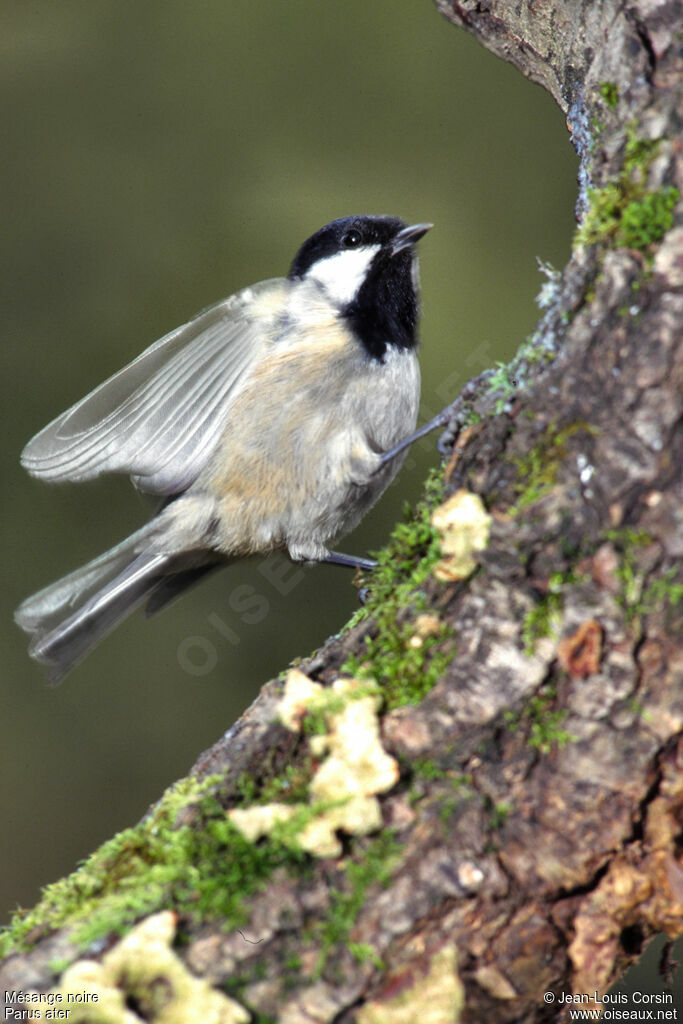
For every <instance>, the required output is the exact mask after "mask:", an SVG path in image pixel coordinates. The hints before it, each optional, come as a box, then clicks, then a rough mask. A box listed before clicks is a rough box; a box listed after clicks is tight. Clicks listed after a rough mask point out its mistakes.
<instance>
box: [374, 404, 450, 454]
mask: <svg viewBox="0 0 683 1024" xmlns="http://www.w3.org/2000/svg"><path fill="white" fill-rule="evenodd" d="M450 417H451V407H450V406H448V407H447V408H446V409H442V410H441V412H440V413H439V414H438V415H437V416H434V417H433V418H432V419H431V420H429V422H428V423H425V424H424V426H422V427H420V428H419V430H416V431H415V433H414V434H411V435H410V437H404V438H403V440H402V441H399V443H398V444H395V445H394V447H393V448H390V449H389V451H388V452H385V453H384V455H383V456H382V458H381V459H380V464H379V467H378V468H379V469H381V468H382V467H383V466H386V464H387V462H391V460H392V459H395V458H396V456H397V455H400V454H401V452H403V451H405V450H406V448H410V446H411V444H414V443H415V441H419V440H420V438H421V437H424V436H425V434H431V432H432V430H438V428H439V427H445V426H446V424H447V423H448V421H449V419H450Z"/></svg>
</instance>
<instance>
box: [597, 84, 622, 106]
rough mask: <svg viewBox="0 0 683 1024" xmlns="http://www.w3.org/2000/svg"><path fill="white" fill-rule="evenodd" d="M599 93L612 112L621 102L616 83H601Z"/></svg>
mask: <svg viewBox="0 0 683 1024" xmlns="http://www.w3.org/2000/svg"><path fill="white" fill-rule="evenodd" d="M599 92H600V95H601V96H602V98H603V100H604V101H605V104H606V105H607V106H608V107H609V108H610V110H614V108H615V107H616V105H617V103H618V102H619V89H618V87H617V84H616V82H600V88H599Z"/></svg>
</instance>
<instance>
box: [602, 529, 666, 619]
mask: <svg viewBox="0 0 683 1024" xmlns="http://www.w3.org/2000/svg"><path fill="white" fill-rule="evenodd" d="M605 536H606V537H607V539H608V540H609V541H611V542H612V544H613V545H614V547H615V549H616V551H617V553H618V554H619V555H620V560H619V565H618V567H617V570H616V576H617V579H618V580H619V584H620V588H619V597H618V601H619V604H620V605H621V606H622V608H623V609H624V611H625V613H626V618H627V621H628V622H631V623H632V622H633V621H634V620H636V619H638V618H640V617H641V616H643V615H649V614H650V613H651V612H653V611H655V610H656V609H657V608H658V607H660V606H661V605H663V604H666V605H669V606H670V607H672V608H674V607H676V606H677V605H678V604H679V603H680V601H681V600H682V599H683V583H680V582H677V579H676V578H677V575H678V573H677V570H676V567H675V566H674V567H672V568H671V569H667V570H666V572H664V573H663V574H662V575H661V576H660V577H659V578H658V579H655V580H653V581H652V582H651V583H649V584H648V586H647V587H646V586H645V579H644V574H643V572H642V571H641V570H640V569H639V567H638V550H639V549H640V548H643V547H647V546H648V545H650V544H652V543H653V538H652V537H651V536H650V534H649V533H647V531H646V530H634V529H631V528H630V527H624V528H621V529H616V530H608V531H607V533H606V534H605Z"/></svg>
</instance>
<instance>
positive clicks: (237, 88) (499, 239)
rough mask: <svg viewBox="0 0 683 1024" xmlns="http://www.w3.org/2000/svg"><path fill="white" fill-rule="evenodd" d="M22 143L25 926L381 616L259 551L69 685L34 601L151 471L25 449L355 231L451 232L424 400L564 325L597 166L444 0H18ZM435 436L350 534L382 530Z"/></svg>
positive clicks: (12, 713) (15, 712) (13, 639)
mask: <svg viewBox="0 0 683 1024" xmlns="http://www.w3.org/2000/svg"><path fill="white" fill-rule="evenodd" d="M0 29H1V31H0V51H1V56H2V59H1V60H0V76H2V90H1V93H0V95H1V97H2V100H1V102H2V104H3V107H4V110H3V115H4V116H3V124H4V138H3V147H2V148H3V168H2V175H3V181H2V195H3V200H4V204H3V205H4V213H3V231H2V246H3V250H4V256H5V259H4V262H3V272H2V280H1V284H0V287H1V288H2V290H3V305H2V308H3V321H4V327H3V342H2V360H3V374H4V377H3V379H4V380H5V401H4V403H3V409H2V414H3V416H4V424H3V429H2V435H1V440H2V471H3V480H4V489H3V493H4V496H5V501H4V508H3V513H2V519H1V526H0V529H2V541H3V551H4V566H3V586H2V617H1V621H2V631H3V637H4V643H3V658H2V672H3V679H2V698H1V699H2V744H1V745H0V749H1V755H0V756H1V757H2V804H1V808H0V813H1V815H2V826H1V827H0V837H1V838H0V843H1V844H2V847H1V848H0V890H1V892H0V921H4V920H6V919H7V917H8V916H9V913H10V911H11V910H12V909H13V908H14V907H15V906H16V905H17V904H22V905H25V906H30V905H31V904H33V903H34V902H35V901H36V899H37V897H38V895H39V887H40V886H41V885H42V884H45V883H47V882H51V881H54V880H55V879H57V878H58V877H60V876H61V875H63V874H64V873H66V872H68V871H70V870H71V869H72V868H73V867H74V866H75V864H76V862H77V861H78V860H79V859H80V858H82V857H84V856H85V855H87V854H88V853H89V852H90V851H91V850H92V849H93V848H94V847H95V846H96V845H97V844H99V843H100V842H101V841H102V840H104V839H106V838H108V837H109V836H110V835H111V834H112V833H113V832H114V831H116V830H118V829H120V828H122V827H124V826H127V825H130V824H133V823H134V822H136V821H137V820H138V819H139V818H140V817H141V815H142V814H143V813H144V812H145V810H146V808H147V806H148V805H149V803H150V802H151V801H153V800H155V799H156V798H157V797H158V795H159V794H160V792H161V791H162V789H163V788H164V787H165V786H167V785H168V784H170V783H171V782H173V781H174V780H175V779H176V778H177V777H179V776H181V775H183V774H184V773H185V772H186V771H187V770H188V768H189V767H190V765H191V764H192V763H193V761H194V760H195V758H196V757H197V755H198V754H199V753H200V751H202V750H203V749H205V748H206V747H208V746H210V745H211V744H212V743H213V742H214V741H215V740H216V739H217V738H218V737H219V736H220V735H221V733H222V732H223V731H224V730H225V729H227V728H228V727H229V726H230V725H231V723H232V722H233V721H234V719H235V718H236V717H237V716H238V715H239V714H240V713H241V712H242V710H243V709H244V708H245V707H246V706H247V705H248V703H249V702H250V701H251V699H252V698H253V697H254V695H255V694H256V692H257V690H258V688H259V686H260V684H261V683H262V682H263V681H265V680H266V679H268V678H270V677H272V676H273V675H274V674H275V673H277V672H278V671H279V670H280V669H282V668H283V667H284V666H286V665H287V663H288V661H289V660H290V659H291V658H293V657H294V656H296V655H305V654H307V653H309V652H310V651H311V650H313V649H314V648H315V647H317V646H318V645H319V644H320V643H321V642H322V641H324V640H325V638H326V637H327V636H328V635H330V634H331V633H333V632H335V631H336V630H337V629H338V628H339V627H340V626H341V625H342V624H343V622H344V621H345V620H346V618H347V617H348V615H349V614H350V613H351V612H352V611H353V610H354V609H355V607H356V606H357V594H356V591H355V589H354V588H353V586H352V585H351V577H350V574H347V573H345V572H344V571H343V570H339V569H334V568H316V569H311V570H307V571H306V572H305V573H303V574H302V578H299V576H298V575H297V570H293V569H292V568H291V567H289V566H288V565H286V566H283V564H280V563H276V564H273V563H270V564H269V566H267V567H266V570H268V569H271V570H273V569H274V570H275V571H276V572H280V571H282V570H283V568H284V572H285V578H286V580H287V581H292V582H294V583H295V585H294V586H293V587H292V588H291V590H290V592H289V593H287V594H283V593H282V592H281V591H283V590H284V589H285V588H283V587H282V586H280V587H278V586H275V585H274V584H273V582H272V577H270V578H269V577H268V576H267V575H264V572H263V566H261V565H260V564H259V563H258V562H255V563H253V564H252V563H249V564H243V565H240V566H237V567H235V568H233V569H231V570H229V571H226V572H223V573H219V574H218V575H217V576H216V577H215V578H213V579H211V580H210V581H208V582H206V583H204V584H203V585H202V586H201V587H199V588H198V589H196V590H195V591H193V592H192V593H191V594H189V595H188V596H187V597H186V598H184V599H183V600H181V601H180V602H179V603H177V604H175V605H174V606H172V607H171V608H169V609H168V610H167V611H166V612H165V613H164V614H163V615H161V616H159V617H158V618H155V619H152V620H150V621H147V622H145V621H144V619H143V618H142V617H141V616H140V615H138V616H135V617H134V618H133V619H131V620H130V621H129V622H127V623H126V624H125V625H124V626H123V627H121V628H120V629H119V630H117V632H116V633H114V634H113V635H112V636H111V637H110V638H109V639H108V640H107V641H106V642H105V643H103V644H102V645H101V647H100V648H99V649H98V650H97V651H95V652H94V653H93V654H92V655H91V656H90V657H89V658H88V659H87V660H86V661H84V662H83V663H82V664H81V665H80V666H79V667H78V668H77V669H76V670H75V671H74V672H73V674H72V675H71V676H70V677H69V678H68V680H67V681H66V682H65V683H64V684H63V685H62V686H60V687H58V688H56V689H53V690H50V689H48V688H46V687H45V685H44V682H43V675H42V672H41V670H40V668H39V667H38V666H37V665H36V664H34V663H33V662H31V661H30V660H29V658H28V657H27V654H26V642H25V638H24V636H23V634H21V633H20V631H19V630H18V629H16V628H15V627H14V624H13V622H12V611H13V608H14V607H15V606H16V605H17V603H18V602H19V601H20V600H21V599H22V598H23V597H25V596H27V595H28V594H29V593H31V592H32V591H34V590H35V589H37V588H39V587H41V586H43V585H44V584H46V583H48V582H50V581H52V580H53V579H55V578H56V577H57V576H59V575H62V574H63V573H65V572H67V571H68V570H70V569H72V568H75V567H76V566H77V565H79V564H81V563H83V562H85V561H87V560H88V559H90V558H92V557H93V556H95V555H96V554H98V553H100V552H101V551H103V550H104V549H106V548H107V547H110V546H111V545H112V544H114V543H115V542H116V541H118V540H120V539H121V538H122V537H124V536H125V535H126V534H127V533H129V532H130V531H131V530H133V529H134V528H135V527H136V526H137V525H139V524H140V523H141V522H142V521H143V519H144V518H145V516H146V514H147V508H148V507H147V505H146V503H145V502H144V501H143V500H142V499H141V498H140V497H139V496H137V495H136V494H135V493H134V491H133V490H132V488H131V486H130V483H129V482H128V481H127V480H126V479H124V478H122V479H113V480H106V481H102V482H97V483H95V484H93V485H81V486H64V487H49V486H47V485H45V484H41V483H38V482H37V481H34V480H31V479H30V478H29V477H28V476H27V475H26V474H25V473H24V472H23V471H22V470H21V468H20V466H19V461H18V460H19V453H20V450H21V448H22V446H23V445H24V443H25V442H26V441H27V440H28V438H29V437H30V436H31V435H32V434H34V433H35V432H36V431H37V430H38V429H39V428H40V427H42V426H43V425H44V424H45V423H47V422H48V420H50V419H52V418H53V417H54V416H55V415H56V414H57V413H59V412H61V411H62V410H63V409H64V408H66V407H67V406H68V405H70V404H71V403H72V402H74V401H75V400H77V399H78V398H80V397H81V396H82V395H83V394H84V393H85V392H87V391H89V390H90V389H91V388H92V387H94V386H95V385H96V384H98V383H99V382H100V381H101V380H102V379H104V378H105V377H106V376H108V375H109V374H110V373H112V372H114V371H115V370H117V369H118V368H119V367H120V366H122V365H123V364H124V363H126V362H127V361H129V360H130V359H131V358H133V357H134V356H135V355H137V353H138V352H139V351H140V350H141V349H142V348H144V347H146V346H147V345H148V344H150V343H151V342H152V341H154V340H155V339H156V338H157V337H159V336H160V335H162V334H163V333H164V332H166V331H168V330H170V329H171V328H173V327H175V326H176V325H178V324H180V323H181V322H183V321H184V320H186V319H187V318H188V317H189V316H191V315H192V314H193V313H195V312H196V311H197V310H199V309H201V308H202V307H204V306H206V305H207V304H209V303H212V302H214V301H217V300H218V299H220V298H222V297H224V296H225V295H228V294H230V293H231V292H233V291H235V290H237V289H238V288H240V287H242V286H244V285H247V284H250V283H252V282H254V281H258V280H261V279H263V278H267V277H271V276H275V275H279V274H282V273H284V272H286V270H287V268H288V265H289V262H290V260H291V259H292V257H293V255H294V253H295V251H296V249H297V248H298V246H299V245H300V243H301V242H302V241H303V240H304V239H305V238H306V237H307V236H308V235H309V234H311V233H312V232H313V231H315V230H316V229H317V228H318V227H320V226H321V225H322V224H324V223H326V222H327V221H329V220H331V219H332V218H335V217H339V216H343V215H346V214H350V213H391V214H395V215H398V216H401V217H403V218H404V219H406V220H408V221H415V220H430V221H433V222H434V223H435V225H436V227H435V229H434V231H433V232H431V233H430V234H429V236H428V237H427V238H426V239H425V240H424V242H423V243H421V247H420V251H421V253H422V282H423V304H424V316H423V327H422V338H423V348H422V366H423V374H424V385H423V399H424V410H423V412H424V416H425V417H426V416H428V415H431V414H432V413H433V412H435V411H436V410H437V409H439V408H440V407H441V406H443V405H444V404H445V403H446V402H447V400H448V399H449V397H452V396H455V395H456V394H457V392H458V391H459V389H460V387H461V386H462V384H464V383H465V381H466V380H467V379H468V378H469V377H471V376H473V375H474V374H476V373H477V372H478V371H480V370H481V369H483V368H485V367H486V366H489V365H491V364H492V363H493V362H494V361H495V360H497V359H507V358H509V357H510V356H511V355H512V353H513V352H514V350H515V349H516V347H517V346H518V344H519V343H520V342H521V341H522V339H523V338H524V336H525V335H526V334H527V333H528V332H529V331H530V330H531V329H532V327H533V325H534V323H535V320H536V319H537V310H536V308H535V305H534V296H535V295H536V293H537V292H538V291H539V288H540V286H541V283H542V279H541V277H540V275H539V273H538V269H537V266H536V257H537V256H540V257H542V258H543V259H546V260H549V261H551V262H553V263H555V264H556V265H558V266H562V265H563V263H564V262H565V260H566V258H567V256H568V252H569V244H570V238H571V233H572V229H573V202H574V194H575V176H576V159H575V156H574V153H573V150H572V149H571V146H570V144H569V141H568V138H567V134H566V130H565V126H564V118H563V116H562V114H561V112H560V111H559V110H558V109H557V108H556V107H555V106H554V104H553V102H552V101H551V99H550V98H549V97H548V96H547V95H546V94H545V93H544V92H543V91H542V90H541V89H540V88H537V87H536V86H533V85H531V84H530V83H528V82H527V81H525V80H524V79H523V78H522V77H521V76H520V75H519V73H518V72H516V71H515V70H514V69H513V68H511V67H509V66H507V65H505V64H503V63H502V62H501V61H499V60H496V59H495V58H494V57H492V56H491V55H489V54H488V53H487V52H485V51H484V50H483V49H481V48H480V47H478V45H477V44H476V43H475V42H474V41H473V40H471V39H470V38H468V37H467V36H466V35H465V34H464V33H463V32H461V31H458V30H456V29H455V28H453V27H452V26H450V25H449V24H448V23H446V22H445V21H444V20H443V19H442V18H441V17H440V16H439V15H438V14H437V13H436V11H435V9H434V8H433V6H432V5H431V3H430V0H422V2H421V3H402V4H397V3H395V0H394V2H392V0H374V2H373V3H368V2H367V0H345V2H344V3H338V4H321V3H319V2H314V0H298V2H294V0H290V2H289V3H287V4H267V5H266V4H255V3H253V2H250V3H247V2H242V0H233V2H232V3H229V4H227V3H225V2H221V3H218V2H206V3H202V4H190V3H188V2H179V0H165V2H164V3H163V4H162V3H158V2H151V3H146V4H139V3H136V4H133V3H129V2H121V0H117V2H113V0H90V2H89V3H87V4H84V3H75V2H71V0H61V2H60V3H58V4H53V3H47V2H35V3H32V2H23V3H15V2H9V3H6V4H4V5H3V8H2V14H0ZM434 440H435V439H430V440H429V441H427V442H425V443H424V444H423V445H422V446H421V447H420V448H419V449H418V450H417V451H416V452H415V453H413V456H411V459H410V460H409V462H408V463H407V464H406V467H405V469H404V471H403V472H402V474H401V477H400V481H399V482H398V483H397V484H396V485H394V486H393V487H392V488H391V489H390V491H389V492H388V493H387V495H386V496H385V498H384V499H383V501H382V503H381V504H380V505H379V506H378V507H377V508H376V510H375V511H374V512H373V513H372V514H371V516H370V517H369V518H368V520H366V522H365V523H364V524H363V525H362V526H361V527H360V528H359V529H358V530H357V532H356V533H355V535H354V536H352V537H351V538H348V539H347V540H346V541H345V542H344V544H343V550H349V551H353V552H356V553H359V554H361V553H364V552H366V551H368V550H372V549H374V548H377V547H378V546H379V545H381V543H382V541H383V538H384V537H385V536H386V534H387V532H388V531H389V529H390V528H391V525H392V523H393V522H394V521H395V520H396V518H397V516H398V515H399V514H400V511H401V509H402V506H403V503H404V501H405V500H406V499H410V500H412V499H414V498H416V497H417V496H418V494H419V493H420V488H421V482H422V480H423V478H424V476H425V475H426V472H427V469H428V467H429V466H430V465H432V464H434V463H435V461H436V459H437V456H436V453H435V450H434Z"/></svg>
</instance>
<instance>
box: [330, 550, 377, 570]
mask: <svg viewBox="0 0 683 1024" xmlns="http://www.w3.org/2000/svg"><path fill="white" fill-rule="evenodd" d="M323 562H327V563H328V564H329V565H343V566H345V567H346V568H347V569H363V571H364V572H369V571H370V569H374V568H376V566H377V562H376V561H375V560H374V558H358V557H356V555H344V554H342V553H341V552H340V551H330V552H329V554H328V555H327V558H323Z"/></svg>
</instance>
